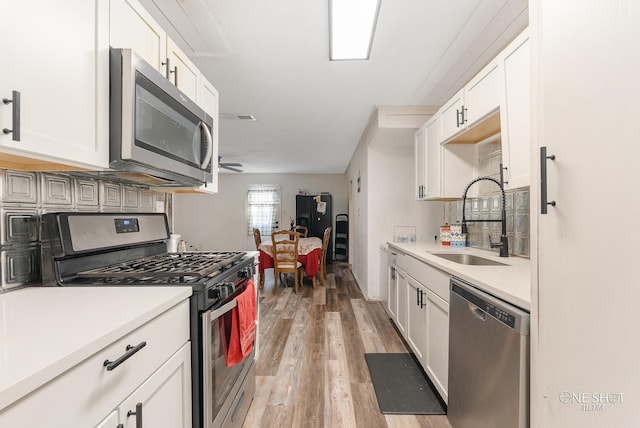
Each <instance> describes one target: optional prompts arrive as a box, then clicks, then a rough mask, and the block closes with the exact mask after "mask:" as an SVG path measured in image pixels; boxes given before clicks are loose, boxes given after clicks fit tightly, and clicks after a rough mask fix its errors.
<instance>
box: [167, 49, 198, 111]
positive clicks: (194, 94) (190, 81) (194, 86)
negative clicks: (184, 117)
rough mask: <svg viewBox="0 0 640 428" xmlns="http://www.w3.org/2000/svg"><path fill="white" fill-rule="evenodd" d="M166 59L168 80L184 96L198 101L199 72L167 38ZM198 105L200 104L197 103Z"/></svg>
mask: <svg viewBox="0 0 640 428" xmlns="http://www.w3.org/2000/svg"><path fill="white" fill-rule="evenodd" d="M167 58H168V64H169V80H171V82H173V84H174V85H176V86H177V87H178V89H180V90H181V91H182V92H183V93H184V94H185V95H186V96H188V97H189V98H191V99H192V100H195V101H198V82H199V78H200V70H198V68H197V67H196V66H195V64H194V63H193V62H191V60H190V59H189V58H187V55H186V54H185V53H184V52H182V50H180V48H179V47H178V46H177V45H176V44H175V43H174V42H173V40H171V39H169V38H167ZM198 104H200V103H199V102H198Z"/></svg>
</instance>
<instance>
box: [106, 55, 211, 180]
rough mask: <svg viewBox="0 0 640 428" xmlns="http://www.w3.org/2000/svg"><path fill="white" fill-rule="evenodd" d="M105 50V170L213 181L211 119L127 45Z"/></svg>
mask: <svg viewBox="0 0 640 428" xmlns="http://www.w3.org/2000/svg"><path fill="white" fill-rule="evenodd" d="M110 53H111V57H110V112H109V113H110V126H109V132H110V137H109V140H110V143H109V144H110V163H109V165H110V168H111V169H114V170H118V171H124V172H127V173H128V175H135V174H139V175H143V176H145V177H149V176H150V177H149V181H148V184H155V185H168V186H171V185H183V186H184V185H189V186H192V185H193V186H199V185H201V184H202V183H206V182H210V181H212V174H213V168H214V162H213V161H214V159H212V155H213V138H212V132H213V118H212V117H211V116H210V115H208V114H207V113H206V112H205V111H204V110H203V109H202V108H200V107H199V106H198V105H197V104H196V103H195V102H194V101H193V100H191V99H189V97H187V96H186V95H184V94H183V93H182V92H181V91H180V90H179V89H178V88H177V87H175V86H174V85H173V84H172V83H171V82H170V81H169V80H168V79H166V78H165V76H163V75H162V74H161V73H160V72H159V71H158V70H156V69H155V68H154V67H153V66H152V65H150V64H149V63H147V62H146V61H145V60H144V59H142V58H141V57H140V56H139V55H137V54H136V53H135V52H133V51H132V50H131V49H114V48H111V52H110ZM156 180H157V181H156ZM138 181H145V180H138Z"/></svg>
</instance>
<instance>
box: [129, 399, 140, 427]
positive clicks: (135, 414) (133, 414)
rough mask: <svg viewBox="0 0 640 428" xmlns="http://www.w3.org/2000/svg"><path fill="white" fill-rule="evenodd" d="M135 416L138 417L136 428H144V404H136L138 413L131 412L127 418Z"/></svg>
mask: <svg viewBox="0 0 640 428" xmlns="http://www.w3.org/2000/svg"><path fill="white" fill-rule="evenodd" d="M129 416H135V417H136V428H142V403H138V404H136V411H135V412H134V411H133V410H129V411H128V412H127V417H129Z"/></svg>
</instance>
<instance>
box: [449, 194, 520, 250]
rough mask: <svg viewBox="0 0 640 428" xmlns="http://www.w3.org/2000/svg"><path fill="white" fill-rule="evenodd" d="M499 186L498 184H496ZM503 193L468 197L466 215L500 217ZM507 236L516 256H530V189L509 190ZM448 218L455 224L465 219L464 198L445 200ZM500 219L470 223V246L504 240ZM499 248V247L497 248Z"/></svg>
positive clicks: (481, 245) (483, 217) (480, 246)
mask: <svg viewBox="0 0 640 428" xmlns="http://www.w3.org/2000/svg"><path fill="white" fill-rule="evenodd" d="M496 187H497V186H496ZM500 199H501V195H500V193H499V192H496V193H490V194H487V195H485V196H482V197H479V198H473V199H467V204H466V207H465V209H466V213H465V218H466V219H467V220H477V219H487V218H488V219H497V220H499V219H500V217H501V211H500V209H501V207H500V205H501V201H500ZM505 206H506V212H507V236H508V237H509V253H510V254H512V255H515V256H522V257H529V188H528V187H524V188H521V189H515V190H510V191H507V192H506V204H505ZM444 221H445V222H447V223H449V224H453V223H460V222H461V221H462V201H461V200H460V201H451V202H445V204H444ZM500 227H501V226H500V222H495V223H468V224H467V245H469V246H471V247H477V248H485V249H488V248H490V246H489V236H491V241H493V242H499V241H500ZM496 251H497V250H496Z"/></svg>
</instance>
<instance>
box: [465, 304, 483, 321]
mask: <svg viewBox="0 0 640 428" xmlns="http://www.w3.org/2000/svg"><path fill="white" fill-rule="evenodd" d="M467 305H469V310H470V311H471V313H472V314H473V316H475V317H476V318H478V319H479V320H481V321H486V320H487V313H486V312H485V311H483V310H482V309H480V308H479V307H477V306H476V305H474V304H473V303H470V302H467Z"/></svg>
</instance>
